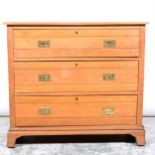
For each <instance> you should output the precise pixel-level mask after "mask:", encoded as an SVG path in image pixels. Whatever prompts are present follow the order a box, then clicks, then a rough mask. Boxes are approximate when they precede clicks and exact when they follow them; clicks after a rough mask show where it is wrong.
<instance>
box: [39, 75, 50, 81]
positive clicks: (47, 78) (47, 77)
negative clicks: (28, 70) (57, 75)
mask: <svg viewBox="0 0 155 155" xmlns="http://www.w3.org/2000/svg"><path fill="white" fill-rule="evenodd" d="M38 80H39V81H50V80H51V75H50V74H39V75H38Z"/></svg>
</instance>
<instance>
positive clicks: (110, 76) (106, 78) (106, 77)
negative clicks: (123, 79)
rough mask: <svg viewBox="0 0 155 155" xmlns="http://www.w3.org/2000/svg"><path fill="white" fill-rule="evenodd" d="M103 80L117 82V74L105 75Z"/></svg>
mask: <svg viewBox="0 0 155 155" xmlns="http://www.w3.org/2000/svg"><path fill="white" fill-rule="evenodd" d="M103 80H115V74H114V73H110V74H103Z"/></svg>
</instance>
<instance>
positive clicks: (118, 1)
mask: <svg viewBox="0 0 155 155" xmlns="http://www.w3.org/2000/svg"><path fill="white" fill-rule="evenodd" d="M5 21H7V22H8V21H9V22H10V21H18V22H22V21H24V22H26V21H27V22H30V21H33V22H34V21H46V22H58V21H60V22H62V21H64V22H74V21H75V22H78V21H80V22H82V21H83V22H86V21H87V22H89V21H90V22H97V21H98V22H109V21H110V22H114V21H117V22H119V21H120V22H122V21H123V22H125V21H128V22H133V21H147V22H149V24H148V25H147V31H146V48H145V49H146V53H145V56H146V57H145V85H144V115H145V116H153V115H154V116H155V0H1V1H0V115H8V114H9V99H8V68H7V42H6V39H7V38H6V27H5V25H3V22H5Z"/></svg>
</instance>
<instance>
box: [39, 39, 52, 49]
mask: <svg viewBox="0 0 155 155" xmlns="http://www.w3.org/2000/svg"><path fill="white" fill-rule="evenodd" d="M38 48H50V41H49V40H38Z"/></svg>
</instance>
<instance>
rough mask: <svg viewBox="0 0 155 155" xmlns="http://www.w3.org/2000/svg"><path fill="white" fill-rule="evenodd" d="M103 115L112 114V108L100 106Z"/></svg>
mask: <svg viewBox="0 0 155 155" xmlns="http://www.w3.org/2000/svg"><path fill="white" fill-rule="evenodd" d="M102 114H103V115H112V114H114V108H102Z"/></svg>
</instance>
